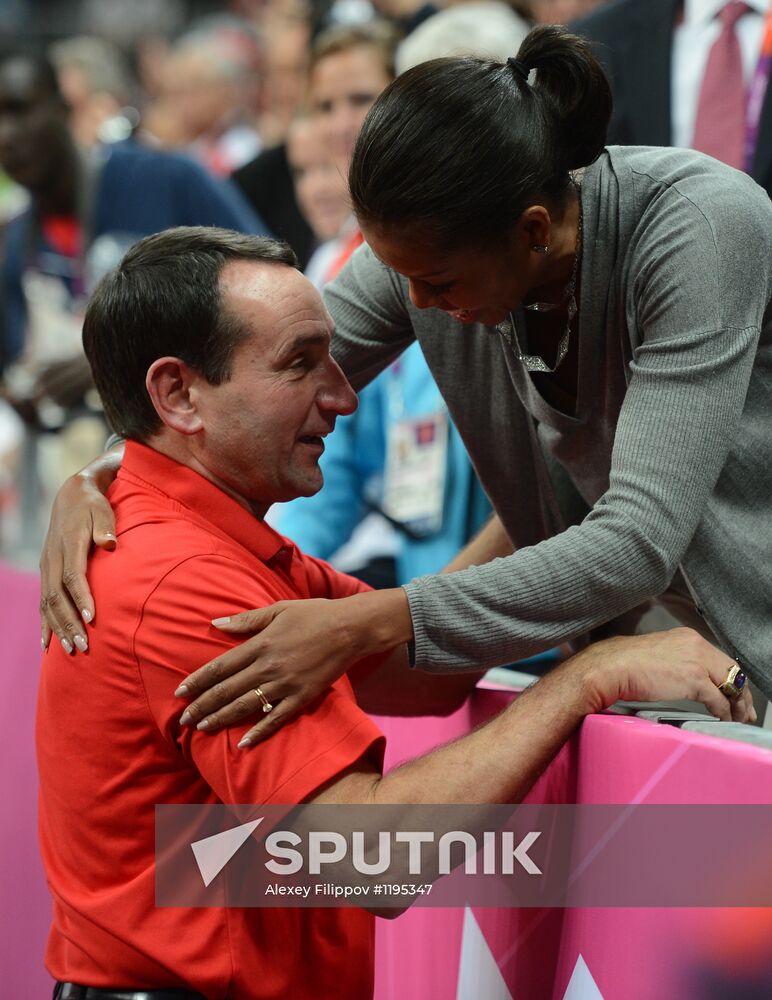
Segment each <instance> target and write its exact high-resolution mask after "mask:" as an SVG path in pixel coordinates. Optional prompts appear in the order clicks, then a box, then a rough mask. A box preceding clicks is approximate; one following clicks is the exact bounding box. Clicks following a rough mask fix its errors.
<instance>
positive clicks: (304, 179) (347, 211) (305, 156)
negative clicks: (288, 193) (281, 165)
mask: <svg viewBox="0 0 772 1000" xmlns="http://www.w3.org/2000/svg"><path fill="white" fill-rule="evenodd" d="M287 159H288V160H289V165H290V170H291V171H292V179H293V182H294V184H295V198H296V199H297V203H298V205H299V206H300V211H301V212H302V213H303V215H304V216H305V218H306V221H307V222H308V224H309V225H310V226H311V228H312V229H313V231H314V235H315V236H316V237H317V239H319V240H321V241H324V240H331V239H332V238H333V237H334V236H337V235H338V233H339V232H340V230H341V227H342V226H343V223H344V222H345V221H346V220H347V219H348V217H349V216H350V215H351V205H350V201H349V195H348V188H347V187H346V184H345V181H344V180H343V178H342V177H341V175H340V173H339V172H338V170H337V168H336V166H335V162H334V160H333V158H332V155H331V153H330V152H329V151H328V150H327V147H326V146H325V145H324V143H323V142H322V140H321V138H320V136H319V129H318V127H317V125H316V124H315V123H314V122H312V121H311V120H310V119H302V120H300V121H296V122H293V124H292V125H291V126H290V130H289V132H288V133H287Z"/></svg>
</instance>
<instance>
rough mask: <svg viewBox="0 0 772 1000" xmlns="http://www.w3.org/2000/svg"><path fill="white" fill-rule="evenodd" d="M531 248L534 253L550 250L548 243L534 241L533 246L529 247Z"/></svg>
mask: <svg viewBox="0 0 772 1000" xmlns="http://www.w3.org/2000/svg"><path fill="white" fill-rule="evenodd" d="M531 250H533V252H534V253H549V252H550V248H549V244H543V243H534V244H533V246H532V247H531Z"/></svg>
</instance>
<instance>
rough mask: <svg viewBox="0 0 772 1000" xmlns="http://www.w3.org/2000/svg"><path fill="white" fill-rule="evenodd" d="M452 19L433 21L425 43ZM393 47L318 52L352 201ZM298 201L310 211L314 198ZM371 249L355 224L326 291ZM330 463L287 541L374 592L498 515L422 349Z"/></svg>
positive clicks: (286, 511) (341, 172)
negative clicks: (357, 154) (366, 126)
mask: <svg viewBox="0 0 772 1000" xmlns="http://www.w3.org/2000/svg"><path fill="white" fill-rule="evenodd" d="M441 17H442V15H436V17H434V18H430V19H429V20H428V21H425V22H424V24H423V25H422V27H421V28H419V29H417V32H416V34H419V33H421V32H422V31H424V30H425V29H428V28H429V26H430V25H431V24H432V22H433V21H435V20H437V19H439V18H441ZM500 28H501V25H500V24H499V23H498V22H497V23H496V25H495V26H494V28H493V29H492V30H493V31H494V34H495V36H496V37H497V39H500ZM378 31H379V32H380V29H378ZM510 34H511V33H510ZM524 35H525V31H520V30H519V25H518V31H517V32H516V33H515V37H514V38H510V41H511V43H512V45H514V48H515V49H516V48H517V47H518V46H519V44H520V42H519V39H521V38H522V37H523V36H524ZM411 37H412V36H411ZM489 37H490V36H489ZM393 39H394V36H393V34H391V33H390V32H388V33H387V32H386V31H384V32H382V33H378V34H375V33H374V28H373V26H365V27H364V28H361V27H356V28H333V29H330V30H329V31H328V32H325V33H324V34H323V35H320V36H319V38H318V40H317V43H316V45H315V47H314V51H313V53H312V57H311V73H310V77H309V104H310V107H311V113H312V120H313V122H314V123H315V126H316V131H317V135H318V138H319V141H320V142H321V144H322V145H323V146H325V147H326V148H327V149H328V150H329V153H330V154H331V155H332V158H333V164H334V167H335V170H334V174H333V178H337V181H338V185H339V190H340V191H341V193H342V194H343V195H344V196H345V198H346V202H347V201H348V191H347V189H346V188H345V186H344V183H343V179H342V178H343V177H345V176H346V173H347V171H348V163H349V160H350V158H351V153H352V151H353V148H354V142H355V141H356V137H357V135H358V133H359V129H360V128H361V125H362V122H363V121H364V119H365V116H366V114H367V112H368V111H369V109H370V106H371V104H372V103H373V101H374V100H375V98H376V97H377V94H378V92H379V90H380V89H383V87H384V86H386V84H387V83H389V82H390V79H391V76H392V74H393V63H394V59H393V57H394V49H393V48H391V47H387V46H389V43H390V42H391V41H393ZM373 40H377V44H376V43H375V41H373ZM457 40H458V39H457ZM409 42H410V38H408V39H407V41H406V42H403V43H402V44H403V45H407V44H409ZM505 43H506V39H505ZM512 51H514V49H512ZM301 185H302V178H301ZM297 193H298V200H299V201H300V203H301V205H302V204H303V202H304V192H303V190H302V187H299V188H298V192H297ZM359 242H361V234H360V233H359V229H358V227H357V225H356V222H355V220H354V219H353V218H351V217H348V218H347V220H346V223H345V224H344V225H343V226H342V227H341V229H340V232H339V233H338V236H337V238H336V239H333V240H330V241H329V242H328V243H327V244H325V245H323V246H322V247H321V248H320V249H319V251H318V252H317V254H316V255H315V257H314V259H312V262H311V263H312V265H313V271H312V274H311V277H312V279H313V280H314V281H315V282H316V283H317V285H318V286H321V285H323V284H325V283H326V281H328V280H330V279H331V278H332V277H334V276H335V274H336V273H337V272H338V271H339V270H340V268H341V267H342V266H343V264H344V263H345V261H346V260H347V259H348V257H349V256H350V254H351V253H352V252H353V250H354V249H355V248H356V246H357V245H358V244H359ZM320 464H321V468H322V470H323V472H324V477H325V484H326V485H325V487H324V489H322V490H321V491H320V492H319V493H317V494H316V495H315V496H313V497H301V498H299V499H297V500H295V501H293V503H291V504H288V505H287V506H286V507H282V508H280V510H279V511H278V519H277V523H278V525H279V527H280V530H281V531H282V532H283V533H284V534H286V535H289V536H290V537H291V538H293V539H294V540H295V541H296V542H297V544H298V545H300V546H301V547H302V548H305V549H306V550H307V551H308V552H310V553H312V554H313V555H316V556H318V557H320V558H324V559H329V558H332V560H333V562H334V564H335V565H337V566H339V567H341V568H345V569H346V570H348V571H349V572H351V573H353V574H354V575H355V576H358V577H359V578H360V579H363V580H365V581H366V582H368V583H370V584H371V585H373V586H377V587H387V586H393V585H394V584H395V583H404V582H407V581H408V580H411V579H413V578H414V577H416V576H420V575H422V574H424V573H431V572H436V571H437V570H439V569H441V568H442V567H443V566H445V565H446V564H447V563H448V562H449V561H450V560H451V559H452V558H453V556H455V555H456V553H457V552H458V551H459V549H461V548H462V547H463V545H464V544H465V543H466V542H467V541H468V540H469V538H470V537H471V536H472V535H473V534H475V533H476V532H477V531H478V530H479V529H480V528H481V527H482V525H483V524H484V522H485V520H486V519H487V518H488V517H489V516H490V513H491V508H490V504H489V503H488V500H487V498H486V497H485V494H484V493H483V490H482V487H481V486H480V484H479V482H478V481H477V477H476V476H475V474H474V471H473V469H472V466H471V464H470V462H469V458H468V456H467V454H466V451H465V449H464V446H463V443H462V441H461V438H460V436H459V434H458V431H457V430H456V428H455V427H454V425H453V423H452V422H451V421H450V419H449V417H448V414H447V408H446V407H445V404H444V403H443V400H442V397H441V396H440V393H439V390H438V389H437V386H436V385H435V383H434V379H433V378H432V375H431V373H430V371H429V369H428V367H427V365H426V361H425V360H424V356H423V354H422V353H421V349H420V347H419V346H418V344H413V345H412V346H411V347H410V348H408V350H407V351H406V352H405V353H404V354H403V355H402V357H401V358H400V359H399V361H397V362H395V363H394V364H393V365H391V366H390V367H389V368H388V369H387V370H386V371H385V372H383V374H382V375H380V376H379V377H378V378H377V379H376V380H375V381H374V382H373V383H372V384H371V385H369V386H367V387H366V388H365V389H363V391H362V393H361V394H360V398H359V408H358V410H357V412H356V413H354V414H351V415H350V416H344V417H341V418H340V420H339V421H338V427H337V429H336V431H335V433H334V434H333V435H331V437H330V438H329V439H328V442H327V450H326V453H325V454H324V455H323V456H322V459H321V462H320ZM340 550H342V551H340Z"/></svg>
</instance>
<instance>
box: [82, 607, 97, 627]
mask: <svg viewBox="0 0 772 1000" xmlns="http://www.w3.org/2000/svg"><path fill="white" fill-rule="evenodd" d="M80 617H81V618H82V619H83V621H84V622H85V623H86V624H87V625H90V624H91V622H92V621H93V620H94V616H93V615H92V614H91V612H90V611H89V609H88V608H83V610H82V611H81V613H80Z"/></svg>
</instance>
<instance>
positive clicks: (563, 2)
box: [531, 0, 651, 24]
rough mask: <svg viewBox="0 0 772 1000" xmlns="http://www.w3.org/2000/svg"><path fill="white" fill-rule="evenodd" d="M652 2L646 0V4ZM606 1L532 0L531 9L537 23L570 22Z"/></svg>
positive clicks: (606, 1) (606, 0)
mask: <svg viewBox="0 0 772 1000" xmlns="http://www.w3.org/2000/svg"><path fill="white" fill-rule="evenodd" d="M650 2H651V0H644V4H648V3H650ZM604 3H608V0H531V9H532V12H533V19H534V21H536V22H537V24H568V23H569V21H573V20H575V19H576V18H577V17H583V16H584V15H585V14H589V13H590V11H591V10H593V9H594V8H595V7H600V6H602V5H603V4H604Z"/></svg>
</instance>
